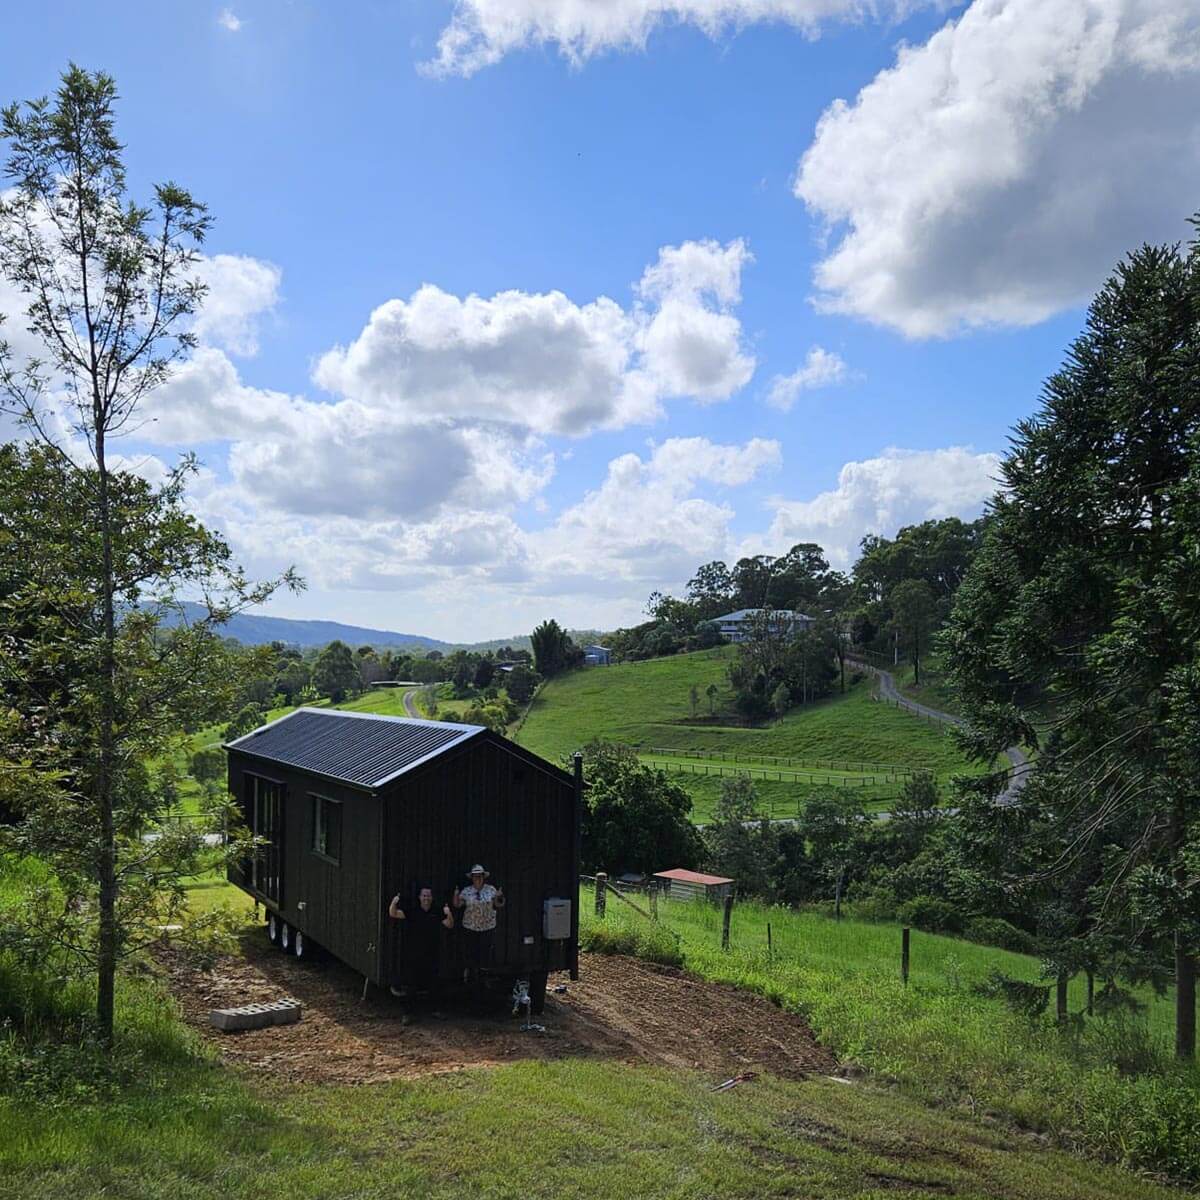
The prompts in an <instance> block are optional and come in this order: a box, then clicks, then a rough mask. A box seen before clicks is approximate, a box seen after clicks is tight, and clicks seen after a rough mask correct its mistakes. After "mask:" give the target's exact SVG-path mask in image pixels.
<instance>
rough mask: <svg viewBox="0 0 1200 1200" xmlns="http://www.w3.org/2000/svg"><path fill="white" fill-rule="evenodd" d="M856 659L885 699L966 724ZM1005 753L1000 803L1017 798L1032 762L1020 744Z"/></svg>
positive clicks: (923, 714) (945, 720) (920, 713)
mask: <svg viewBox="0 0 1200 1200" xmlns="http://www.w3.org/2000/svg"><path fill="white" fill-rule="evenodd" d="M856 661H858V662H859V663H860V665H861V666H863V667H865V668H866V669H867V670H868V671H870V672H871V674H872V675H874V676H875V677H876V679H878V680H879V694H880V695H881V696H882V697H883V698H884V699H885V700H890V701H891V702H892V703H893V704H896V705H898V706H899V707H900V708H906V709H908V711H909V712H912V713H916V714H917V716H920V717H926V718H928V719H929V720H931V721H939V722H940V723H941V724H943V725H959V726H962V725H965V724H966V722H965V721H964V720H963V719H962V717H956V716H955V715H954V714H953V713H948V712H942V711H941V710H940V709H936V708H930V707H929V705H928V704H920V703H918V702H917V701H916V700H911V699H910V698H909V697H908V696H905V695H904V694H903V693H902V692H901V691H900V689H899V688H898V687H897V686H896V680H895V679H894V678H893V677H892V675H891V673H890V672H888V671H884V670H882V669H881V668H879V667H873V666H871V665H870V664H869V663H864V662H861V660H856ZM1004 753H1005V756H1006V757H1007V758H1008V761H1009V764H1010V774H1009V780H1008V786H1007V787H1006V788H1005V789H1004V791H1003V792H1001V793H1000V795H999V797H998V802H999V803H1000V804H1012V803H1014V802H1015V800H1016V798H1017V793H1018V792H1019V791H1020V790H1021V788H1022V787H1023V786H1024V784H1025V776H1026V774H1027V773H1028V771H1029V769H1030V764H1029V759H1028V758H1027V757H1026V756H1025V753H1024V751H1023V750H1021V749H1020V748H1019V747H1018V746H1009V748H1008V749H1007V750H1005V752H1004Z"/></svg>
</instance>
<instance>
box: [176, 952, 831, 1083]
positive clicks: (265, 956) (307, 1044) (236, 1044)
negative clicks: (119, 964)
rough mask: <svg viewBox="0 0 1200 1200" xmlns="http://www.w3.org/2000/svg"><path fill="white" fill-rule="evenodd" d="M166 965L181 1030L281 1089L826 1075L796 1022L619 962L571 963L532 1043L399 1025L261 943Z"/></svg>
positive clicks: (463, 1015)
mask: <svg viewBox="0 0 1200 1200" xmlns="http://www.w3.org/2000/svg"><path fill="white" fill-rule="evenodd" d="M164 961H165V965H166V967H167V970H168V973H169V976H170V981H171V986H172V990H173V991H174V993H175V995H176V996H177V997H178V999H179V1000H180V1002H181V1004H182V1005H183V1009H184V1012H185V1015H186V1017H187V1019H188V1020H189V1021H190V1022H191V1023H193V1024H194V1025H196V1026H197V1027H198V1028H199V1029H201V1030H202V1031H203V1033H204V1035H205V1036H206V1037H208V1038H210V1039H211V1040H212V1041H213V1042H214V1043H215V1044H216V1045H217V1046H219V1047H220V1051H221V1055H222V1057H223V1058H224V1059H225V1061H227V1062H229V1063H231V1064H236V1065H239V1066H242V1067H244V1068H247V1069H249V1070H252V1071H254V1072H262V1073H263V1074H265V1075H269V1076H271V1077H273V1078H275V1079H282V1080H287V1081H294V1082H302V1081H315V1082H326V1083H369V1082H377V1081H382V1080H385V1079H396V1078H414V1077H417V1076H421V1075H428V1074H434V1073H439V1072H446V1071H458V1070H462V1069H464V1068H467V1067H477V1066H492V1065H497V1064H500V1063H506V1062H515V1061H518V1060H521V1059H530V1058H537V1059H554V1058H564V1057H570V1056H577V1055H588V1056H598V1057H607V1058H616V1059H621V1060H625V1061H644V1062H656V1063H663V1064H666V1065H670V1066H678V1067H695V1068H698V1069H700V1070H703V1071H708V1072H711V1073H712V1074H713V1075H714V1076H721V1077H722V1078H723V1077H725V1076H728V1075H734V1074H738V1073H740V1072H742V1071H746V1070H761V1071H770V1072H772V1073H773V1074H776V1075H781V1076H785V1077H790V1078H797V1077H800V1076H803V1075H807V1074H812V1073H820V1074H828V1073H830V1072H831V1071H832V1070H833V1069H834V1065H835V1064H834V1060H833V1058H832V1056H831V1055H830V1054H829V1052H828V1051H827V1050H825V1049H824V1048H823V1047H821V1046H819V1045H817V1043H816V1042H815V1040H814V1039H813V1036H812V1033H811V1031H810V1030H809V1029H808V1027H807V1025H805V1023H804V1022H803V1021H802V1020H800V1018H799V1017H795V1016H792V1015H790V1014H788V1013H785V1012H783V1011H781V1010H780V1009H778V1008H776V1007H775V1006H774V1005H773V1004H771V1003H769V1002H768V1001H766V1000H763V999H760V998H759V997H757V996H752V995H750V994H748V993H746V992H741V991H738V990H737V989H736V988H732V987H728V986H726V985H723V984H714V983H708V982H706V981H704V980H701V979H697V978H696V977H694V976H691V975H688V974H686V973H685V972H682V971H679V970H676V969H675V968H671V967H656V966H653V965H652V964H649V963H644V962H641V961H639V960H637V959H631V958H615V957H614V958H609V957H604V956H601V955H587V954H585V955H583V956H582V957H581V961H580V975H581V979H580V980H579V982H578V983H569V984H568V985H567V988H568V990H567V993H566V995H561V996H547V999H546V1011H545V1013H544V1014H543V1016H541V1017H540V1018H537V1020H538V1021H539V1022H540V1023H541V1024H543V1025H544V1026H545V1032H544V1033H540V1034H538V1033H522V1032H521V1031H520V1028H519V1024H520V1021H519V1019H518V1018H514V1017H510V1016H509V1015H508V1010H507V1009H503V1010H501V1011H500V1012H499V1013H498V1014H497V1015H496V1016H490V1015H489V1016H483V1017H480V1016H476V1015H473V1014H471V1013H470V1012H469V1011H466V1010H464V1009H463V1008H462V1007H461V1006H458V1005H455V1004H451V1003H447V1004H446V1005H445V1006H444V1009H443V1016H442V1018H441V1019H439V1018H436V1017H434V1016H432V1015H431V1014H428V1013H422V1012H417V1013H415V1014H413V1017H412V1019H411V1020H406V1014H405V1009H404V1008H403V1006H401V1004H400V1003H399V1002H398V1001H395V1000H393V999H392V998H391V997H390V996H387V995H381V994H380V993H379V991H378V989H375V988H372V989H371V994H370V995H369V996H368V997H367V999H366V1000H365V1001H364V1000H362V999H361V995H362V978H361V976H357V975H355V974H354V973H353V972H351V971H350V970H348V969H347V968H345V967H342V966H341V965H340V964H337V963H327V964H319V965H314V964H312V963H307V962H298V961H297V960H296V959H294V958H289V957H286V956H285V955H283V954H281V953H280V952H279V951H277V950H274V949H272V948H270V947H269V946H267V944H266V942H265V939H264V940H263V942H262V943H261V944H259V943H257V942H254V943H252V944H250V945H249V946H248V947H247V950H246V954H245V956H244V957H243V956H239V957H230V958H225V959H222V960H221V961H220V962H219V963H218V964H217V965H216V967H214V969H213V970H211V971H207V972H199V971H195V970H192V969H189V968H187V967H185V966H183V965H182V964H181V963H180V962H179V961H178V960H174V959H170V958H168V959H165V960H164ZM562 978H564V979H565V976H564V977H562ZM554 982H556V979H555V978H553V977H552V979H551V984H552V985H553V983H554ZM285 996H292V997H294V998H295V999H297V1000H299V1001H300V1002H301V1003H302V1004H303V1005H304V1017H303V1020H302V1021H301V1022H300V1023H299V1024H297V1025H286V1026H279V1027H276V1028H272V1029H262V1030H252V1031H248V1032H245V1033H238V1034H220V1033H217V1032H216V1031H215V1030H213V1029H212V1028H211V1026H210V1025H209V1024H208V1011H209V1009H211V1008H221V1007H227V1006H231V1005H237V1004H249V1003H252V1002H255V1001H264V1000H274V999H281V998H283V997H285Z"/></svg>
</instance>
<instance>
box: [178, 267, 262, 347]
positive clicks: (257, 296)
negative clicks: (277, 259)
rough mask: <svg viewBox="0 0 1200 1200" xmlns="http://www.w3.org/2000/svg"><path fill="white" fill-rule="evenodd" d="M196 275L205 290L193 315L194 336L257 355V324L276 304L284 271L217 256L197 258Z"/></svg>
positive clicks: (210, 342)
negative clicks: (204, 286) (206, 289)
mask: <svg viewBox="0 0 1200 1200" xmlns="http://www.w3.org/2000/svg"><path fill="white" fill-rule="evenodd" d="M196 275H197V276H198V277H199V278H200V280H201V281H202V282H203V283H204V284H206V285H207V287H208V291H207V292H206V293H205V296H204V303H203V304H202V305H201V307H200V311H199V312H198V313H197V314H196V320H195V324H194V330H195V333H196V336H197V337H198V338H200V340H201V341H203V342H207V343H209V344H218V345H222V346H224V347H225V348H226V349H227V350H229V351H231V352H232V353H234V354H240V355H244V356H250V355H254V354H257V353H258V322H259V319H260V318H261V317H262V316H263V314H264V313H268V312H270V311H271V310H272V309H273V308H274V307H275V305H276V304H277V303H278V302H279V284H280V281H281V280H282V278H283V272H282V271H280V269H279V268H278V267H277V266H275V264H274V263H269V262H264V261H263V260H262V259H259V258H250V257H248V256H246V255H243V254H216V255H213V256H212V257H211V258H202V259H200V261H199V262H198V263H197V264H196Z"/></svg>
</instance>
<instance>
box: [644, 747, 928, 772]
mask: <svg viewBox="0 0 1200 1200" xmlns="http://www.w3.org/2000/svg"><path fill="white" fill-rule="evenodd" d="M638 753H640V754H659V755H662V756H663V757H664V758H695V759H701V760H703V759H714V758H719V759H721V760H723V761H724V762H735V763H743V762H744V763H747V764H749V765H750V766H753V765H754V764H756V763H770V764H772V765H773V766H785V767H797V768H800V769H802V770H827V771H849V772H851V773H853V774H856V775H911V774H913V769H912V768H911V767H901V766H898V765H897V764H895V763H878V762H863V761H862V760H856V759H839V758H796V757H793V756H790V755H786V754H737V753H734V754H730V753H729V752H727V751H725V750H691V749H678V748H676V747H672V746H647V747H645V748H640V749H639V751H638Z"/></svg>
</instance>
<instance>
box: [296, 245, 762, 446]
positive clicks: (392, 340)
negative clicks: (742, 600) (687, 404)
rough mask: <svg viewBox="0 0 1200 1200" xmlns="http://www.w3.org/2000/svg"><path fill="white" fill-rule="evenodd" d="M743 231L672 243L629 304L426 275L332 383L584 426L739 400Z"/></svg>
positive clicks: (430, 408)
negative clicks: (448, 285)
mask: <svg viewBox="0 0 1200 1200" xmlns="http://www.w3.org/2000/svg"><path fill="white" fill-rule="evenodd" d="M750 261H751V258H750V254H749V251H748V250H747V249H746V247H745V245H744V243H743V242H741V241H740V240H739V241H734V242H730V243H729V244H728V245H727V246H721V245H719V244H718V243H716V242H712V241H703V242H685V243H684V244H683V245H681V246H668V247H664V248H663V249H662V250H661V251H660V253H659V257H658V260H657V262H656V263H654V264H653V265H652V266H650V267H649V268H648V269H647V270H646V272H645V274H644V275H643V277H642V279H641V280H640V282H639V283H638V284H636V285H635V289H634V290H635V293H636V296H637V300H636V302H635V303H634V304H632V305H631V306H629V307H628V308H622V306H621V305H619V304H618V303H617V302H616V301H614V300H610V299H608V298H607V297H604V296H601V297H600V298H599V299H597V300H593V301H591V302H589V303H586V304H577V303H576V302H575V301H573V300H571V299H569V298H568V297H567V296H565V295H564V294H563V293H562V292H544V293H528V292H521V291H504V292H498V293H497V294H496V295H494V296H491V297H482V296H476V295H470V296H467V297H465V298H460V297H458V296H454V295H451V294H449V293H448V292H445V291H443V290H442V289H441V288H439V287H436V286H434V285H432V284H425V285H424V286H423V287H421V288H419V289H418V290H417V291H416V292H414V293H413V295H412V296H410V297H409V298H408V299H407V300H402V299H393V300H388V301H387V302H386V303H384V304H381V305H380V306H379V307H378V308H377V309H376V310H375V311H374V312H373V313H372V314H371V317H370V319H369V321H368V322H367V325H366V327H365V328H364V329H363V331H362V332H361V333H360V334H359V336H358V337H357V338H356V339H355V340H354V341H353V342H352V343H351V344H350V345H349V346H346V347H342V346H339V347H335V348H334V349H333V350H330V351H329V352H327V353H326V354H325V355H323V356H322V357H321V359H320V360H319V361H318V363H317V366H316V369H315V371H314V376H313V377H314V379H315V381H316V382H317V383H318V384H319V385H320V386H321V387H323V388H325V389H327V390H328V391H330V392H334V393H338V394H341V395H343V396H347V397H352V398H354V399H356V400H359V401H361V402H362V403H364V404H370V405H374V406H398V407H400V408H402V409H403V410H404V412H405V413H406V414H407V415H408V416H409V417H410V418H411V419H418V418H424V417H440V418H452V419H456V420H465V421H471V420H485V421H493V422H505V423H509V424H511V425H513V426H519V427H522V428H525V429H528V430H530V431H532V432H535V433H539V434H567V435H581V434H585V433H588V432H591V431H592V430H595V429H601V428H604V429H617V428H621V427H623V426H626V425H629V424H632V423H635V422H641V421H648V420H652V419H653V418H655V417H657V416H659V415H660V414H661V412H662V401H664V400H666V399H670V398H673V397H677V396H692V397H694V398H696V399H698V400H701V401H714V400H722V399H726V398H727V397H729V396H730V395H732V394H733V393H734V392H735V391H737V390H738V389H739V388H740V387H742V386H744V385H745V384H746V383H747V382H748V381H749V379H750V377H751V376H752V375H753V373H754V365H755V364H754V358H753V356H752V355H750V354H749V353H748V352H747V351H746V350H745V349H744V348H743V345H742V329H741V324H740V322H739V321H738V318H737V317H736V315H734V313H733V312H732V311H731V309H732V308H733V306H734V305H735V304H736V303H737V302H738V301H739V300H740V298H741V292H740V288H741V272H742V269H743V267H744V266H745V265H746V264H747V263H748V262H750Z"/></svg>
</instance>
